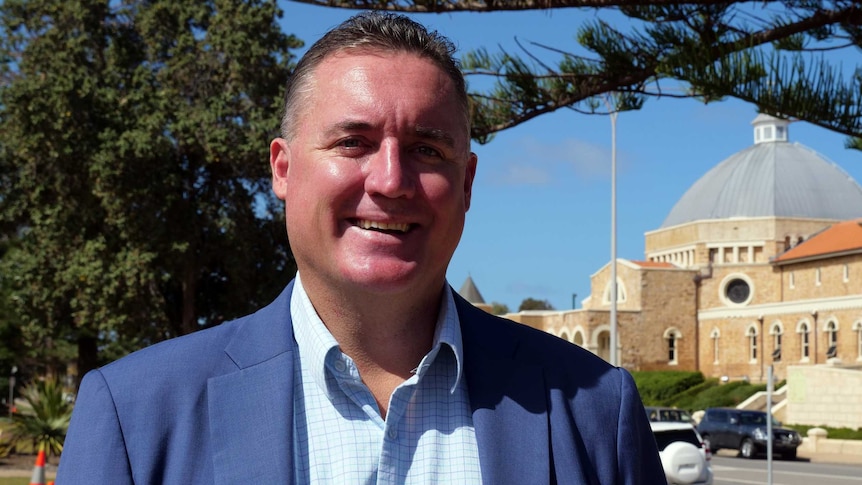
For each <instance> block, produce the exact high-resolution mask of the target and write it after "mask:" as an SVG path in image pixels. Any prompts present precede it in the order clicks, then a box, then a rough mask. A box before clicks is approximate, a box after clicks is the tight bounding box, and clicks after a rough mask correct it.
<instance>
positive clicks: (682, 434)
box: [654, 429, 700, 451]
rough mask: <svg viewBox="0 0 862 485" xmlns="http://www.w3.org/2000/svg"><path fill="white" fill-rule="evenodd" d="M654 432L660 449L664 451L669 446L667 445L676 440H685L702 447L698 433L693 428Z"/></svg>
mask: <svg viewBox="0 0 862 485" xmlns="http://www.w3.org/2000/svg"><path fill="white" fill-rule="evenodd" d="M654 434H655V442H656V444H657V445H658V449H659V451H664V449H665V448H667V445H669V444H671V443H673V442H675V441H684V442H686V443H691V444H693V445H694V446H696V447H698V448H700V440H698V439H697V435H696V434H695V433H694V430H693V429H672V430H667V431H656V432H655V433H654Z"/></svg>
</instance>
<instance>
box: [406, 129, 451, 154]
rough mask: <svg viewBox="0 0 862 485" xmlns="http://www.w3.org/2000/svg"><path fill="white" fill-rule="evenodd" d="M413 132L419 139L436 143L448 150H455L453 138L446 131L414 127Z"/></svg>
mask: <svg viewBox="0 0 862 485" xmlns="http://www.w3.org/2000/svg"><path fill="white" fill-rule="evenodd" d="M415 131H416V134H417V135H419V136H420V137H421V138H427V139H430V140H434V141H438V142H441V143H443V144H445V145H446V146H447V147H449V148H455V138H454V137H453V136H452V135H451V134H449V132H447V131H444V130H441V129H438V128H430V127H427V126H422V125H416V130H415Z"/></svg>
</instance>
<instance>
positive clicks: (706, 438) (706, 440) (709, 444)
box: [701, 434, 718, 453]
mask: <svg viewBox="0 0 862 485" xmlns="http://www.w3.org/2000/svg"><path fill="white" fill-rule="evenodd" d="M701 438H702V439H703V444H704V445H705V446H706V448H707V449H708V450H709V451H710V453H715V452H716V451H718V447H716V446H715V445H713V444H712V440H711V439H710V437H709V435H708V434H705V435H703V436H702V437H701Z"/></svg>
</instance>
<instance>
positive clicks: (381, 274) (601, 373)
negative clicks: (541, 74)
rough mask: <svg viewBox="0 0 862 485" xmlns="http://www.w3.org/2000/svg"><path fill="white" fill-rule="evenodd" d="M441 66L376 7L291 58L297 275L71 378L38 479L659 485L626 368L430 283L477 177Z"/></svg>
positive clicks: (416, 31) (460, 101) (453, 72)
mask: <svg viewBox="0 0 862 485" xmlns="http://www.w3.org/2000/svg"><path fill="white" fill-rule="evenodd" d="M453 51H454V49H453V47H452V45H451V43H450V42H449V41H448V40H446V39H445V38H443V37H441V36H439V35H437V34H436V33H428V32H427V31H426V30H425V29H424V28H423V27H422V26H420V25H419V24H416V23H415V22H413V21H411V20H409V19H407V18H406V17H402V16H397V15H389V14H376V13H372V14H363V15H359V16H356V17H354V18H352V19H350V20H348V21H347V22H345V23H344V24H342V25H341V26H339V27H337V28H336V29H334V30H333V31H331V32H329V33H328V34H326V35H325V36H324V37H323V38H322V39H321V40H320V41H318V42H317V43H316V44H315V45H314V46H313V47H312V48H311V49H310V50H309V51H308V53H307V54H306V55H305V56H304V57H303V59H302V60H301V61H300V62H299V64H298V66H297V69H296V71H295V73H294V74H293V76H292V77H291V79H290V80H289V82H288V86H287V94H286V101H285V115H284V120H283V123H282V138H278V139H276V140H274V141H273V142H272V144H271V146H270V165H271V168H272V183H273V190H274V191H275V193H276V194H277V195H278V197H280V198H281V199H283V200H284V201H285V215H286V220H287V232H288V237H289V239H290V243H291V248H292V251H293V253H294V255H295V257H296V263H297V267H298V268H299V271H298V274H297V277H296V279H295V280H294V281H293V282H291V283H290V284H289V285H288V287H287V288H286V289H285V291H284V292H283V293H282V294H281V295H280V296H279V297H278V298H277V299H276V300H275V301H274V302H273V303H272V304H270V305H269V306H267V307H266V308H264V309H262V310H260V311H259V312H257V313H255V314H253V315H250V316H247V317H244V318H241V319H239V320H236V321H234V322H230V323H226V324H223V325H220V326H218V327H215V328H212V329H209V330H206V331H202V332H198V333H196V334H193V335H189V336H186V337H183V338H178V339H174V340H170V341H167V342H163V343H161V344H158V345H155V346H153V347H150V348H148V349H145V350H143V351H140V352H137V353H135V354H132V355H130V356H128V357H126V358H124V359H121V360H120V361H117V362H115V363H113V364H111V365H108V366H106V367H104V368H102V369H99V370H96V371H94V372H92V373H90V374H88V375H87V376H86V378H85V379H84V381H83V383H82V385H81V390H80V393H79V396H78V402H77V405H76V409H75V415H74V417H73V419H72V425H71V427H70V430H69V434H68V437H67V441H66V448H65V450H64V452H63V456H62V457H61V460H60V469H59V471H58V484H61V485H63V484H74V483H82V484H83V483H88V484H89V483H112V484H123V483H165V484H173V483H176V484H180V483H219V484H236V483H256V484H270V483H272V484H275V483H405V482H409V483H437V482H439V483H485V484H499V483H529V484H541V483H585V484H621V483H627V484H634V483H643V484H656V483H664V474H663V472H662V469H661V465H660V463H659V460H658V455H657V452H656V448H655V442H654V439H653V437H652V433H651V432H650V428H649V424H648V422H647V420H646V415H645V413H644V410H643V407H642V405H641V402H640V399H639V397H638V394H637V391H636V390H635V387H634V384H633V381H632V379H631V377H630V376H629V375H628V373H626V372H625V371H623V370H620V369H616V368H613V367H611V366H609V365H607V364H606V363H605V362H604V361H601V360H600V359H598V358H596V357H594V356H593V355H592V354H590V353H588V352H586V351H584V350H582V349H580V348H578V347H575V346H572V345H570V344H568V343H566V342H564V341H562V340H560V339H557V338H555V337H552V336H550V335H548V334H545V333H542V332H537V331H535V330H532V329H530V328H528V327H525V326H521V325H518V324H515V323H513V322H510V321H507V320H502V319H498V318H496V317H493V316H490V315H488V314H486V313H484V312H482V311H480V310H477V309H476V308H474V307H473V306H471V305H470V304H469V303H467V302H465V301H464V300H463V299H461V298H460V297H458V295H457V294H455V292H454V291H453V290H452V289H451V288H450V287H449V286H448V285H447V284H446V277H445V275H446V268H447V266H448V264H449V260H450V258H451V257H452V254H453V252H454V251H455V247H456V246H457V244H458V241H459V239H460V237H461V232H462V229H463V226H464V219H465V214H466V212H467V210H468V208H469V206H470V196H471V187H472V183H473V177H474V175H475V171H476V156H475V155H474V154H472V153H471V152H470V138H469V115H468V107H467V95H466V89H465V84H464V80H463V77H462V75H461V74H460V71H459V70H458V65H457V62H456V61H454V60H453V59H452V53H453Z"/></svg>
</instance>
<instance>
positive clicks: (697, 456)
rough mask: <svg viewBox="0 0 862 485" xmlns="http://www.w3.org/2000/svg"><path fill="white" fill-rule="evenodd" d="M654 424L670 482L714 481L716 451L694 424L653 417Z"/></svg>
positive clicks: (695, 484)
mask: <svg viewBox="0 0 862 485" xmlns="http://www.w3.org/2000/svg"><path fill="white" fill-rule="evenodd" d="M650 427H651V428H652V432H653V435H655V441H656V444H657V445H658V454H659V456H660V457H661V465H662V467H663V468H664V474H665V477H666V478H667V482H668V484H669V485H712V480H713V475H712V467H711V466H710V464H709V461H710V458H711V457H712V454H711V453H710V450H709V448H708V447H707V445H706V444H705V443H704V442H703V440H702V439H701V437H700V435H699V434H698V433H697V430H695V428H694V426H692V425H691V424H688V423H680V422H669V421H653V422H650Z"/></svg>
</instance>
